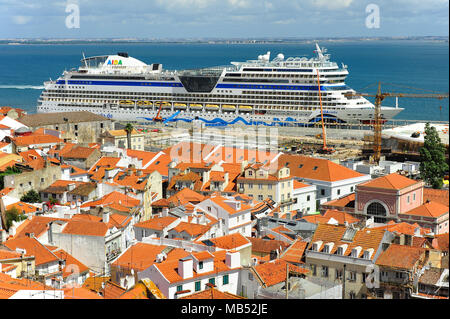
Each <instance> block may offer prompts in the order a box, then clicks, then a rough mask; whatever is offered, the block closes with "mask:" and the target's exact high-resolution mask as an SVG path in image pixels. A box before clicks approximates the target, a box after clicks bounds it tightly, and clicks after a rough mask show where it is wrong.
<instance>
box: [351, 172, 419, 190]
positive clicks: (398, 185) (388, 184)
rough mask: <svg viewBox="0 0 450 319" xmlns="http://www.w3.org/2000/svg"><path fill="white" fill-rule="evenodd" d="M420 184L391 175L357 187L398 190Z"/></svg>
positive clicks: (398, 175)
mask: <svg viewBox="0 0 450 319" xmlns="http://www.w3.org/2000/svg"><path fill="white" fill-rule="evenodd" d="M417 183H420V182H419V181H416V180H413V179H410V178H407V177H405V176H402V175H400V174H397V173H392V174H389V175H386V176H381V177H378V178H375V179H373V180H371V181H368V182H365V183H362V184H359V185H358V186H365V187H374V188H383V189H396V190H400V189H403V188H405V187H408V186H412V185H414V184H417ZM358 186H357V187H358Z"/></svg>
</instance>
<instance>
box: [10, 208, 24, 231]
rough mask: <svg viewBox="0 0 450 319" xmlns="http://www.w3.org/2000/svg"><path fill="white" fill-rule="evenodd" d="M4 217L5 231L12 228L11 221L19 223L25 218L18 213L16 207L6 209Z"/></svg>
mask: <svg viewBox="0 0 450 319" xmlns="http://www.w3.org/2000/svg"><path fill="white" fill-rule="evenodd" d="M5 215H6V223H5V224H6V225H5V226H6V229H7V230H9V228H10V227H11V226H12V224H13V221H16V222H17V221H21V220H24V219H26V218H27V216H26V215H25V214H21V213H19V210H18V209H17V208H16V207H12V208H10V209H8V210H7V211H6V213H5Z"/></svg>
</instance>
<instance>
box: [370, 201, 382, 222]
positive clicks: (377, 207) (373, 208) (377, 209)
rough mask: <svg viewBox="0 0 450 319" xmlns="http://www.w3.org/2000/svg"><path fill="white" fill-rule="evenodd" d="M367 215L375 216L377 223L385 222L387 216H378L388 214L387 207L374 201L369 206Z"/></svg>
mask: <svg viewBox="0 0 450 319" xmlns="http://www.w3.org/2000/svg"><path fill="white" fill-rule="evenodd" d="M367 215H372V216H374V222H375V223H385V222H386V218H381V217H377V216H386V209H385V208H384V206H383V205H381V204H380V203H378V202H373V203H371V204H370V205H369V207H367Z"/></svg>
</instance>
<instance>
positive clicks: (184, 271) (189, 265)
mask: <svg viewBox="0 0 450 319" xmlns="http://www.w3.org/2000/svg"><path fill="white" fill-rule="evenodd" d="M178 275H180V277H181V278H183V279H187V278H192V277H193V276H194V263H193V261H192V258H191V257H184V258H181V259H180V260H178Z"/></svg>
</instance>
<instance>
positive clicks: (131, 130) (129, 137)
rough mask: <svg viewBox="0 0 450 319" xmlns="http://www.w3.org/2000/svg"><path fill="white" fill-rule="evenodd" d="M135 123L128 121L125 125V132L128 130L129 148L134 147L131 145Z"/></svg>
mask: <svg viewBox="0 0 450 319" xmlns="http://www.w3.org/2000/svg"><path fill="white" fill-rule="evenodd" d="M133 129H134V127H133V124H131V123H128V124H127V125H125V132H127V148H129V149H132V147H131V132H133Z"/></svg>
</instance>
